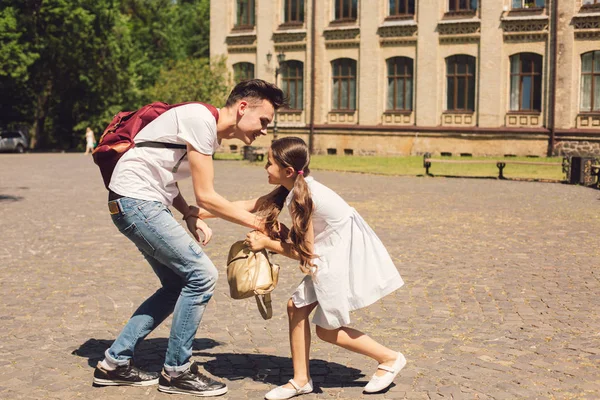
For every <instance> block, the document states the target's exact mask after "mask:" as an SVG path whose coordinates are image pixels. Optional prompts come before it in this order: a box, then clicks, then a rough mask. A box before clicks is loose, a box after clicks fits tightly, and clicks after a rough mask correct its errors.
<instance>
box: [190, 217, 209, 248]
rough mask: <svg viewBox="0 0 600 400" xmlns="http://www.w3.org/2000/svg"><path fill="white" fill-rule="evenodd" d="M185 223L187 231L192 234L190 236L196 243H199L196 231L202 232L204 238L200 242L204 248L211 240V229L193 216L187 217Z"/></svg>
mask: <svg viewBox="0 0 600 400" xmlns="http://www.w3.org/2000/svg"><path fill="white" fill-rule="evenodd" d="M185 222H186V224H187V227H188V229H189V231H190V232H191V233H192V235H194V238H195V239H196V240H197V241H198V242H200V235H199V234H198V231H200V232H202V234H203V236H204V239H203V240H202V242H201V243H202V245H203V246H206V245H207V244H208V242H210V239H211V238H212V229H210V227H209V226H208V225H206V222H204V221H202V220H201V219H200V218H198V217H197V216H193V215H190V216H189V217H187V218H186V219H185Z"/></svg>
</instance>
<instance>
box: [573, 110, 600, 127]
mask: <svg viewBox="0 0 600 400" xmlns="http://www.w3.org/2000/svg"><path fill="white" fill-rule="evenodd" d="M577 128H579V129H595V130H597V129H600V113H599V114H595V113H594V114H579V115H578V116H577Z"/></svg>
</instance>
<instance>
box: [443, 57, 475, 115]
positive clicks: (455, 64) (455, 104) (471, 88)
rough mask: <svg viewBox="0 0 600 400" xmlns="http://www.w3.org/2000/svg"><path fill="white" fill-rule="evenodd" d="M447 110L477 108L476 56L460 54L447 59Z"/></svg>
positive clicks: (470, 109) (472, 109)
mask: <svg viewBox="0 0 600 400" xmlns="http://www.w3.org/2000/svg"><path fill="white" fill-rule="evenodd" d="M446 75H447V85H448V87H447V96H448V99H447V100H448V102H447V110H448V111H474V110H475V57H471V56H466V55H458V56H451V57H448V58H447V59H446Z"/></svg>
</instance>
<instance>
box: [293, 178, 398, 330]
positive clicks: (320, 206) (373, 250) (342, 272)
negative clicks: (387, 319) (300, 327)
mask: <svg viewBox="0 0 600 400" xmlns="http://www.w3.org/2000/svg"><path fill="white" fill-rule="evenodd" d="M305 179H306V182H307V184H308V187H309V189H310V192H311V196H312V201H313V204H314V212H313V218H312V223H313V229H314V233H315V243H314V253H315V255H317V256H318V258H316V259H314V260H313V262H314V264H315V265H316V266H317V268H316V271H315V273H314V275H313V276H309V275H307V276H306V277H305V278H304V279H303V280H302V283H300V285H299V286H298V288H297V289H296V291H295V292H294V294H293V295H292V301H293V302H294V304H295V305H296V307H304V306H307V305H309V304H312V303H314V302H315V301H318V302H319V305H318V306H317V308H316V311H315V314H314V317H313V323H315V324H317V325H319V326H321V327H323V328H325V329H337V328H339V327H341V326H346V325H348V324H349V323H350V311H353V310H357V309H359V308H362V307H366V306H368V305H370V304H373V303H374V302H376V301H377V300H379V299H381V298H382V297H384V296H386V295H388V294H390V293H391V292H393V291H394V290H396V289H398V288H400V287H401V286H402V285H404V281H403V280H402V278H401V277H400V274H399V273H398V270H397V269H396V266H395V265H394V263H393V261H392V259H391V258H390V255H389V254H388V252H387V250H386V249H385V247H384V246H383V243H381V240H379V238H378V237H377V235H376V234H375V232H373V230H372V229H371V228H370V227H369V225H367V223H366V222H365V221H364V220H363V219H362V217H361V216H360V215H359V214H358V212H357V211H356V210H355V209H354V208H352V207H350V206H349V205H348V203H346V202H345V201H344V200H343V199H342V198H341V197H340V196H339V195H338V194H337V193H335V192H334V191H333V190H331V189H329V188H328V187H326V186H325V185H323V184H321V183H319V182H317V181H315V180H314V178H312V177H310V176H308V177H306V178H305ZM292 196H293V190H292V191H290V193H289V195H288V197H287V199H286V205H287V206H288V207H289V206H290V203H291V200H292Z"/></svg>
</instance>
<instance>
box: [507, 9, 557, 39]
mask: <svg viewBox="0 0 600 400" xmlns="http://www.w3.org/2000/svg"><path fill="white" fill-rule="evenodd" d="M501 21H502V30H503V31H504V41H505V42H543V41H545V40H546V39H547V38H548V16H546V15H528V16H520V17H511V16H508V17H502V19H501Z"/></svg>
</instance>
